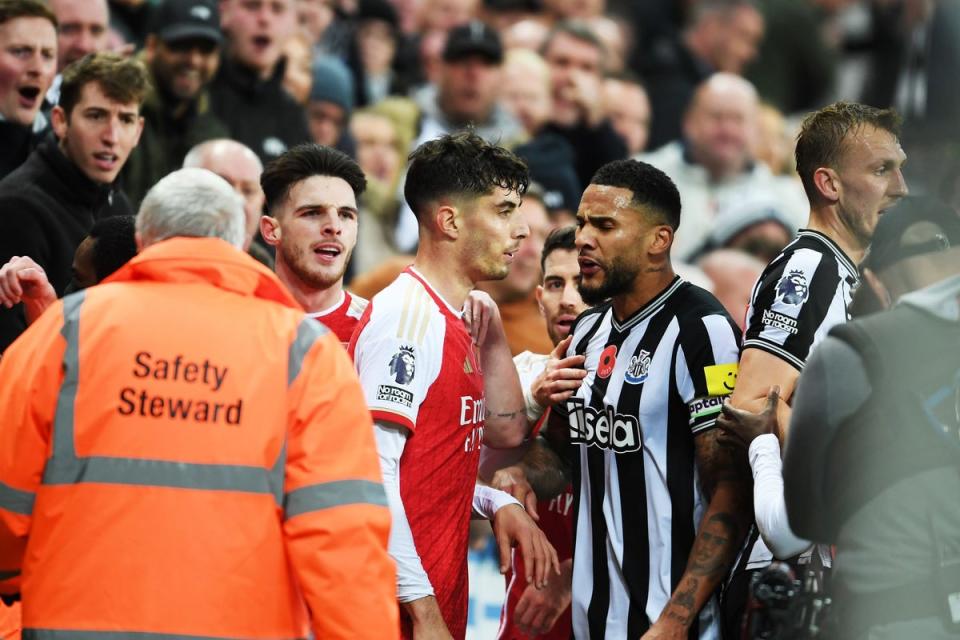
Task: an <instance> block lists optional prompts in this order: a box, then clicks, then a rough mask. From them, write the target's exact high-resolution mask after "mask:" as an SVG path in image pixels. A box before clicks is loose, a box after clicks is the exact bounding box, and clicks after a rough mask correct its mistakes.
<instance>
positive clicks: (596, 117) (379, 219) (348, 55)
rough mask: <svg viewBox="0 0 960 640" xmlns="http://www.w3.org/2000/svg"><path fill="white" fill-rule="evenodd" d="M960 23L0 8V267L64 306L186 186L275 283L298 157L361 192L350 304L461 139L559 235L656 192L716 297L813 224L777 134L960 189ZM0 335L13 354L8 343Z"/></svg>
mask: <svg viewBox="0 0 960 640" xmlns="http://www.w3.org/2000/svg"><path fill="white" fill-rule="evenodd" d="M958 24H960V16H958V15H957V12H956V11H954V10H952V9H951V6H949V3H932V2H923V1H921V0H872V1H869V0H864V1H861V2H855V1H852V0H685V1H683V2H668V1H666V0H657V1H651V2H643V3H630V2H625V1H623V0H620V1H617V0H608V1H606V2H605V1H604V0H222V1H219V2H216V1H214V0H83V1H81V0H49V1H48V2H44V0H2V2H0V177H3V178H5V180H4V181H3V182H2V183H0V232H2V233H0V237H2V240H0V262H7V261H8V260H9V259H10V258H11V257H13V256H20V255H27V256H31V257H32V258H33V259H36V260H38V262H39V263H40V264H41V265H42V266H43V267H44V268H45V269H47V270H48V271H50V280H51V283H53V285H54V287H55V288H56V289H57V291H58V293H62V292H63V290H64V288H65V287H66V286H67V284H68V282H69V279H70V272H69V265H70V261H71V260H72V256H73V251H74V249H76V247H77V245H78V244H79V243H80V241H81V240H82V238H83V237H84V236H85V235H86V233H87V232H88V231H89V229H90V227H91V226H92V225H93V224H94V222H96V221H97V220H99V219H100V218H102V217H104V216H108V215H118V214H120V215H130V214H132V213H133V212H135V211H136V209H137V207H138V206H139V202H140V200H141V199H142V198H143V196H144V195H145V194H146V192H147V191H148V190H149V188H150V187H151V186H153V184H155V183H156V182H157V181H158V180H159V179H160V178H162V177H163V176H165V175H167V174H169V173H170V172H172V171H174V170H176V169H178V168H180V167H182V166H199V167H205V168H208V169H211V170H213V171H215V172H216V173H218V174H220V175H221V176H223V177H225V178H227V179H228V180H229V181H230V182H231V184H233V185H234V186H235V188H236V189H237V190H238V191H239V192H240V193H241V194H242V195H243V196H244V199H245V201H246V203H247V209H248V210H247V214H248V216H249V226H248V234H249V238H248V246H249V247H250V251H251V252H252V253H253V254H254V255H255V256H256V257H257V258H258V259H260V260H261V261H263V262H264V263H266V264H268V265H269V264H270V261H271V255H270V251H269V248H268V247H267V246H266V244H265V243H264V242H263V241H262V239H261V238H259V234H258V232H257V229H256V218H257V217H258V215H259V214H260V213H261V211H260V209H261V208H262V202H263V198H262V194H260V193H259V185H258V178H259V173H260V171H262V168H263V166H264V164H266V163H268V162H269V161H270V160H271V159H273V158H276V157H277V156H278V155H280V154H281V153H282V152H283V151H285V150H286V149H289V148H291V147H292V146H294V145H296V144H297V143H300V142H304V141H314V142H317V143H320V144H323V145H327V146H331V147H335V148H337V149H339V150H341V151H344V152H346V153H347V154H349V155H351V156H353V157H355V158H356V159H357V160H358V162H359V163H360V166H361V167H362V168H363V170H364V172H365V173H366V174H367V177H368V180H369V181H370V188H369V189H368V190H367V192H366V193H365V194H364V197H363V202H361V208H362V213H363V215H362V221H363V222H362V224H361V229H362V231H361V234H360V239H359V242H358V248H357V251H356V253H355V255H354V259H353V263H352V264H351V268H350V270H349V272H348V282H349V281H350V280H351V279H352V278H354V277H358V276H364V277H362V278H361V280H360V283H365V282H369V281H370V280H371V276H373V281H374V282H376V281H377V278H376V273H377V270H378V269H381V270H385V271H384V273H386V274H392V273H395V272H396V271H397V269H398V268H399V267H400V266H402V265H403V264H404V263H405V262H406V261H407V260H408V259H407V258H406V256H408V255H410V254H412V252H413V251H414V250H415V249H416V244H417V228H416V221H415V219H414V218H413V215H412V213H411V211H410V209H409V207H408V206H407V205H406V203H405V202H404V201H403V196H402V194H403V185H404V173H405V164H406V163H405V159H406V156H407V155H408V154H409V153H410V151H412V150H413V149H414V148H416V147H417V146H418V145H419V144H420V143H422V142H424V141H426V140H429V139H431V138H433V137H436V136H437V135H439V134H442V133H447V132H454V131H457V130H462V129H465V128H472V129H473V130H475V131H476V132H477V133H478V134H479V135H481V136H482V137H484V138H485V139H487V140H490V141H495V142H497V143H498V144H501V145H504V146H507V147H509V148H512V149H513V150H515V151H516V153H517V154H518V155H519V156H520V157H521V158H523V159H524V160H525V161H526V162H527V164H528V165H529V167H530V171H531V175H532V178H533V180H534V182H535V183H536V184H537V185H538V186H539V189H537V190H535V191H536V193H537V194H539V195H538V196H537V201H538V203H539V204H542V205H543V208H545V210H546V212H547V215H548V219H549V223H550V225H556V224H560V223H563V222H567V221H569V220H570V216H571V214H572V213H574V212H575V211H576V208H577V204H578V202H579V197H580V194H581V192H582V190H583V187H584V185H585V184H587V183H588V182H589V180H590V178H591V176H592V175H593V173H594V172H595V171H596V170H597V168H599V167H600V166H602V165H603V164H605V163H606V162H609V161H611V160H615V159H618V158H625V157H639V158H642V159H644V160H646V161H648V162H650V163H652V164H654V165H655V166H657V167H659V168H661V169H663V170H664V171H666V172H667V174H668V175H670V176H671V178H672V179H673V180H674V181H675V182H676V183H677V185H678V186H679V188H680V191H681V196H682V199H683V210H684V218H683V224H682V226H681V228H680V230H679V233H678V234H677V240H676V247H675V257H676V258H678V259H680V260H681V261H683V262H685V263H687V267H686V272H687V275H688V277H691V278H694V279H696V280H697V281H699V282H703V283H706V284H711V283H712V285H713V287H715V288H717V289H719V288H723V287H728V286H730V283H731V282H738V281H739V280H740V278H738V277H737V274H739V273H746V270H747V269H746V267H745V263H744V261H743V260H740V259H734V258H733V256H732V254H726V253H721V254H719V256H724V255H726V256H728V257H730V258H731V259H720V258H719V257H718V256H713V257H711V255H710V254H711V252H714V251H720V250H728V249H729V250H734V251H738V252H743V253H747V254H750V255H752V256H753V257H756V258H758V259H760V260H761V261H763V262H766V261H767V260H769V259H770V258H771V257H772V256H774V255H776V253H777V252H778V250H779V249H780V248H781V247H783V246H784V245H785V244H786V243H787V242H788V241H789V240H790V239H791V238H792V237H793V235H794V234H795V232H796V230H797V229H798V228H800V227H802V226H803V225H804V223H805V220H806V214H807V211H806V203H805V198H804V196H803V191H802V188H801V186H800V184H799V181H798V180H797V178H796V175H795V171H794V170H793V167H792V141H793V137H794V129H795V126H796V123H797V122H798V120H799V117H800V116H802V115H803V113H805V112H807V111H809V110H811V109H815V108H817V107H819V106H822V105H824V104H826V103H828V102H829V101H831V100H833V99H836V98H852V99H860V100H863V101H865V102H869V103H872V104H874V105H875V106H880V107H884V106H895V107H898V108H899V110H900V111H901V113H903V114H905V116H906V117H907V128H906V133H905V135H904V144H905V145H906V146H908V151H909V152H910V156H911V158H913V159H914V162H915V163H916V164H917V165H919V167H918V169H917V171H916V173H917V174H918V176H919V182H918V178H914V179H913V182H914V184H917V188H919V189H921V190H926V191H933V192H934V193H936V194H937V195H941V196H944V197H946V198H948V199H949V197H950V194H952V193H954V192H955V191H957V190H956V189H955V188H954V187H953V186H951V185H955V184H956V180H955V179H952V180H951V179H950V172H951V171H952V172H953V173H956V171H955V169H956V166H957V163H956V161H954V162H950V161H949V158H951V157H953V156H955V155H956V147H955V146H953V144H952V138H951V135H950V134H952V133H953V132H954V131H956V129H957V126H956V123H957V120H958V118H957V115H956V114H957V113H958V110H957V109H951V106H952V105H956V103H957V102H960V99H958V97H957V91H956V89H955V87H953V84H954V83H951V82H949V81H948V80H947V79H948V78H949V77H950V69H955V68H957V66H958V65H960V60H958V58H960V57H958V56H957V55H956V53H955V52H954V51H952V50H951V49H950V45H949V38H950V34H951V33H954V32H956V31H957V30H958V29H960V26H958ZM918 41H922V42H923V43H925V45H924V46H925V47H926V49H925V50H924V51H925V52H926V53H925V55H924V56H921V57H920V59H918V57H917V55H915V54H916V52H917V46H918V45H917V42H918ZM91 54H95V55H94V56H93V57H89V56H91ZM85 57H86V58H85ZM98 73H99V74H103V75H104V77H109V78H114V76H117V74H121V75H122V74H127V76H129V77H128V78H127V80H113V79H110V80H107V81H104V82H107V83H110V82H113V83H114V84H116V85H117V86H116V87H114V91H113V92H114V93H116V94H118V95H112V94H111V90H110V87H109V86H108V85H107V84H104V82H100V81H97V82H94V83H93V85H95V86H97V87H99V88H101V89H103V90H104V91H103V92H102V93H105V94H106V95H102V96H97V97H98V98H102V99H104V100H106V102H105V103H104V104H102V105H100V107H98V109H99V108H101V107H103V108H105V109H106V111H108V112H112V113H114V114H115V115H116V117H117V118H118V120H117V122H111V124H109V125H108V126H103V127H88V131H87V133H81V131H82V129H83V127H85V126H87V125H92V123H93V119H90V118H87V117H86V116H85V115H84V114H83V113H78V105H82V104H83V102H84V101H85V100H87V99H88V98H91V96H90V95H88V93H90V94H92V93H101V91H99V90H95V89H90V90H89V91H88V92H87V91H86V90H85V87H86V86H87V83H88V81H89V79H90V78H94V79H96V77H99V76H97V74H98ZM71 75H73V77H74V82H73V83H70V82H69V79H70V77H71ZM141 76H142V77H141ZM125 77H126V76H125ZM65 81H66V82H65ZM129 82H133V85H136V86H133V85H130V86H126V85H125V84H124V83H127V84H129ZM65 85H66V86H67V88H68V89H70V87H73V88H72V89H71V90H72V91H73V92H74V93H75V94H76V95H74V96H72V99H71V97H70V96H67V97H66V99H65V96H64V95H63V88H64V86H65ZM121 85H124V86H121ZM78 87H79V90H78ZM119 94H123V95H122V96H120V95H119ZM120 98H122V99H120ZM102 101H103V100H101V102H102ZM121 105H125V107H126V109H125V110H124V109H119V107H120V106H121ZM124 111H126V112H129V113H126V115H124V113H121V112H124ZM117 114H119V115H117ZM97 118H100V119H111V120H112V119H113V118H114V116H111V115H107V114H101V115H99V116H97ZM124 118H128V120H129V118H132V121H129V122H126V124H124ZM71 132H72V133H73V135H71ZM911 145H912V146H913V147H915V148H909V147H910V146H911ZM918 148H919V152H918ZM31 154H33V155H32V157H31ZM951 154H952V155H951ZM28 158H29V159H28ZM945 160H946V161H945ZM185 161H186V165H185ZM10 174H13V175H10ZM34 211H35V212H36V213H34ZM68 227H69V228H68ZM537 250H538V249H537V247H536V246H533V247H531V253H536V252H537ZM698 263H699V264H702V265H703V266H704V268H702V269H701V268H700V267H698V266H697V265H698ZM707 265H709V268H706V267H707ZM705 274H707V275H705ZM380 279H381V280H382V279H383V278H382V277H381V278H380ZM749 286H750V283H748V282H747V281H746V280H744V281H743V284H742V287H745V288H748V287H749ZM526 288H527V289H531V287H526ZM366 293H370V291H366ZM743 295H744V294H741V295H739V296H733V299H737V300H742V298H743ZM526 298H527V299H528V301H529V300H532V298H530V295H529V291H528V292H527V295H526ZM530 304H532V302H531V303H530ZM528 311H529V310H528ZM534 311H535V310H534ZM731 311H732V312H733V314H734V316H735V317H738V316H740V315H742V311H743V310H742V309H739V308H738V309H731ZM3 314H4V316H3V317H2V318H0V327H2V333H3V336H4V338H3V343H4V344H6V343H8V342H9V341H10V340H11V339H12V338H13V337H14V336H15V335H16V334H17V333H18V332H19V330H21V329H22V326H23V323H22V313H19V312H18V311H17V310H12V311H7V310H4V311H3Z"/></svg>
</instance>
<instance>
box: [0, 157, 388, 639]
mask: <svg viewBox="0 0 960 640" xmlns="http://www.w3.org/2000/svg"><path fill="white" fill-rule="evenodd" d="M243 227H244V218H243V206H242V203H241V201H240V199H239V197H238V196H236V195H235V194H234V193H233V190H232V189H231V188H230V187H229V185H227V183H226V182H225V181H223V180H222V179H220V178H219V177H216V176H215V175H214V174H212V173H209V172H207V171H205V170H202V169H184V170H181V171H178V172H175V173H173V174H171V175H169V176H168V177H166V178H164V179H163V180H161V181H160V182H159V183H158V184H157V185H156V186H155V187H154V188H153V189H152V190H151V191H150V193H148V195H147V196H146V198H145V199H144V202H143V205H142V207H141V209H140V213H139V216H138V219H137V234H138V246H141V248H142V251H141V253H140V254H139V255H138V256H137V257H135V258H134V259H133V260H132V261H131V262H130V263H128V264H127V265H126V266H124V267H122V268H121V269H120V270H119V271H118V272H116V273H115V274H114V275H113V276H111V277H110V278H109V279H107V280H106V281H105V282H104V283H103V284H101V285H98V286H95V287H92V288H90V289H87V290H86V291H83V292H79V293H76V294H73V295H71V296H68V297H66V298H65V299H63V300H62V301H60V302H58V303H56V304H55V305H54V306H53V307H51V308H50V309H48V310H47V311H46V312H45V313H44V315H43V316H42V317H41V318H40V319H38V320H37V321H36V322H35V323H34V324H33V325H31V326H30V328H29V330H28V331H27V332H26V333H24V334H23V335H22V336H21V337H20V338H19V339H18V340H17V341H16V342H15V343H14V344H13V345H12V346H11V347H10V348H9V350H8V351H7V352H6V353H5V354H4V356H3V360H2V362H0V594H2V595H4V596H5V598H6V599H9V597H10V596H15V595H16V594H18V593H19V594H22V615H23V637H24V638H25V639H29V638H37V639H41V638H42V639H50V640H59V639H61V638H62V639H64V640H66V639H73V638H83V639H91V640H97V639H100V638H104V639H106V638H129V637H137V638H163V639H164V640H176V639H177V638H190V639H191V640H192V639H197V638H306V637H307V636H308V635H309V634H310V633H311V632H312V633H313V635H314V636H315V637H316V638H323V639H327V638H376V639H378V640H379V639H381V638H396V637H397V636H398V630H399V623H398V613H397V605H396V598H395V594H394V588H395V580H396V577H395V567H394V564H393V562H392V560H391V559H390V557H389V556H388V555H387V537H388V533H389V526H390V516H389V511H388V509H387V507H386V499H385V494H384V490H383V486H382V482H381V475H380V468H379V465H378V461H377V455H376V449H375V446H374V440H373V424H372V422H371V418H370V414H369V412H368V410H367V409H366V403H365V401H364V398H363V394H362V392H361V390H360V386H359V384H358V382H357V376H356V374H355V373H354V368H353V366H352V364H351V363H350V360H349V358H348V356H347V354H346V351H344V349H343V347H342V346H341V344H340V342H339V341H338V340H337V338H336V336H334V335H333V334H332V333H330V332H328V331H327V330H326V329H325V328H323V327H322V325H320V324H318V323H317V322H315V321H313V320H311V319H308V318H305V316H304V313H303V310H302V309H301V308H300V307H299V306H298V305H297V303H296V302H295V301H294V299H293V298H292V297H291V295H290V294H289V293H288V292H287V290H286V289H285V288H284V287H283V286H282V285H281V284H280V282H279V281H278V280H277V279H276V277H275V276H274V275H273V274H272V273H271V272H269V271H268V270H267V269H266V268H264V267H263V266H261V265H260V264H259V263H257V262H256V261H254V260H253V259H251V258H249V257H248V256H246V255H244V254H243V253H242V252H241V251H240V250H238V249H237V248H236V247H239V246H241V245H242V242H243ZM224 240H227V242H225V241H224ZM231 245H233V246H231Z"/></svg>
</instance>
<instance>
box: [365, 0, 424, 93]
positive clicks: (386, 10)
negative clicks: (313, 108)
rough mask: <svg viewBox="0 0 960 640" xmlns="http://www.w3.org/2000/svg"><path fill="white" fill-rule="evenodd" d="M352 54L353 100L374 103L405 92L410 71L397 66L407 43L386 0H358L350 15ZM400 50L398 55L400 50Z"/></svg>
mask: <svg viewBox="0 0 960 640" xmlns="http://www.w3.org/2000/svg"><path fill="white" fill-rule="evenodd" d="M354 21H355V23H356V32H355V35H354V42H355V49H356V51H355V54H354V58H355V59H352V60H351V61H350V66H351V70H352V72H353V77H354V85H355V86H356V96H355V97H356V103H357V104H358V105H360V106H367V105H374V104H377V103H378V102H380V101H381V100H383V99H384V98H386V97H387V96H390V95H395V96H396V95H406V94H407V93H408V91H409V89H410V84H411V78H410V77H409V76H410V72H409V71H407V70H405V69H403V70H402V69H401V68H400V67H401V66H402V65H401V62H406V61H405V60H403V58H404V57H408V56H409V53H410V52H409V51H406V49H408V48H409V47H410V43H409V42H407V40H406V39H405V38H404V37H403V34H402V33H401V32H400V18H399V17H398V16H397V10H396V9H395V8H394V6H393V4H391V3H390V1H389V0H361V1H360V2H359V4H358V5H357V13H356V15H355V16H354ZM401 51H402V53H403V54H404V55H403V56H401V55H399V54H400V52H401Z"/></svg>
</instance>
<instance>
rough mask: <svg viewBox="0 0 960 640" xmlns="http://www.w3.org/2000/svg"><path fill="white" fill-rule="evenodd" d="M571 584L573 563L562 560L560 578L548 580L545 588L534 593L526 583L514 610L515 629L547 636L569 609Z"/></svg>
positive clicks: (530, 585)
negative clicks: (558, 619)
mask: <svg viewBox="0 0 960 640" xmlns="http://www.w3.org/2000/svg"><path fill="white" fill-rule="evenodd" d="M572 582H573V561H572V560H564V561H563V562H562V563H561V564H560V577H559V578H557V579H556V580H551V581H550V582H549V584H548V585H547V587H546V588H545V589H540V590H538V589H536V588H534V586H533V585H532V584H528V585H527V588H526V589H524V591H523V595H521V596H520V600H519V601H518V602H517V608H516V610H515V611H514V621H515V622H516V623H517V627H518V628H519V629H520V630H521V631H523V632H524V633H526V634H528V635H531V636H539V635H543V634H545V633H548V632H549V631H550V629H552V628H553V625H554V624H556V622H557V618H559V617H560V614H562V613H563V612H564V611H565V610H566V608H567V607H568V606H570V591H571V588H572Z"/></svg>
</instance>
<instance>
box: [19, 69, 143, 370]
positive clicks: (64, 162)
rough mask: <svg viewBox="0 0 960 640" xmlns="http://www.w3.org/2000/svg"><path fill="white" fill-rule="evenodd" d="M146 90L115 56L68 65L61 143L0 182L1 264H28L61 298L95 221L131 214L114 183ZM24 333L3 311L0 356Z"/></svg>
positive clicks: (57, 123)
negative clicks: (15, 260) (15, 259)
mask: <svg viewBox="0 0 960 640" xmlns="http://www.w3.org/2000/svg"><path fill="white" fill-rule="evenodd" d="M146 90H147V71H146V69H144V68H143V65H141V64H140V63H139V62H136V61H134V60H129V59H125V58H122V57H120V56H118V55H116V54H112V53H98V54H94V55H92V56H87V57H86V58H83V59H81V60H80V61H79V62H76V63H74V64H72V65H70V66H69V67H67V69H66V70H65V72H64V78H63V86H62V91H61V95H60V104H59V105H57V106H56V107H54V109H53V112H52V119H53V130H54V132H55V133H56V135H57V139H58V140H59V143H58V142H57V140H56V139H53V138H52V137H51V138H49V139H47V140H46V141H44V143H43V144H41V145H40V146H39V147H38V148H37V150H36V151H34V152H33V153H32V154H31V155H30V157H29V158H28V159H27V161H26V162H25V163H24V164H23V166H21V167H20V168H19V169H17V170H16V171H14V172H13V173H11V174H10V175H8V176H7V177H6V178H4V179H3V180H2V181H0V263H3V264H5V263H6V262H7V261H9V260H10V258H11V257H12V256H28V257H30V258H32V259H33V260H34V261H35V262H36V263H37V264H39V265H40V266H41V267H42V268H43V270H44V272H45V273H46V274H47V277H48V278H49V280H50V284H52V285H53V288H54V290H55V291H56V292H57V295H62V294H63V292H64V289H65V288H66V286H67V283H68V282H69V281H70V264H71V261H72V260H73V254H74V252H75V251H76V249H77V246H78V245H79V244H80V242H81V241H83V238H84V237H85V236H86V235H87V234H88V233H89V231H90V228H91V227H92V226H93V224H94V222H96V221H97V220H99V219H100V218H104V217H107V216H111V215H131V214H132V213H133V210H132V207H131V206H130V202H129V200H127V197H126V196H125V195H124V194H123V192H122V191H121V190H120V189H119V188H117V186H116V185H115V180H116V178H117V175H118V174H119V173H120V170H121V169H122V168H123V165H124V163H126V161H127V157H128V156H129V155H130V151H131V150H132V149H133V148H134V147H135V146H136V144H137V140H138V139H139V138H140V131H141V129H142V128H143V118H142V116H141V115H140V105H141V103H142V101H143V98H144V95H145V94H146ZM25 327H26V323H25V320H24V317H23V311H22V309H20V308H18V307H15V308H13V309H0V351H2V350H3V349H5V348H6V347H7V346H8V345H9V344H10V343H11V342H12V341H13V340H14V338H16V337H17V336H18V335H19V334H20V333H21V332H22V331H23V330H24V328H25Z"/></svg>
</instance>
